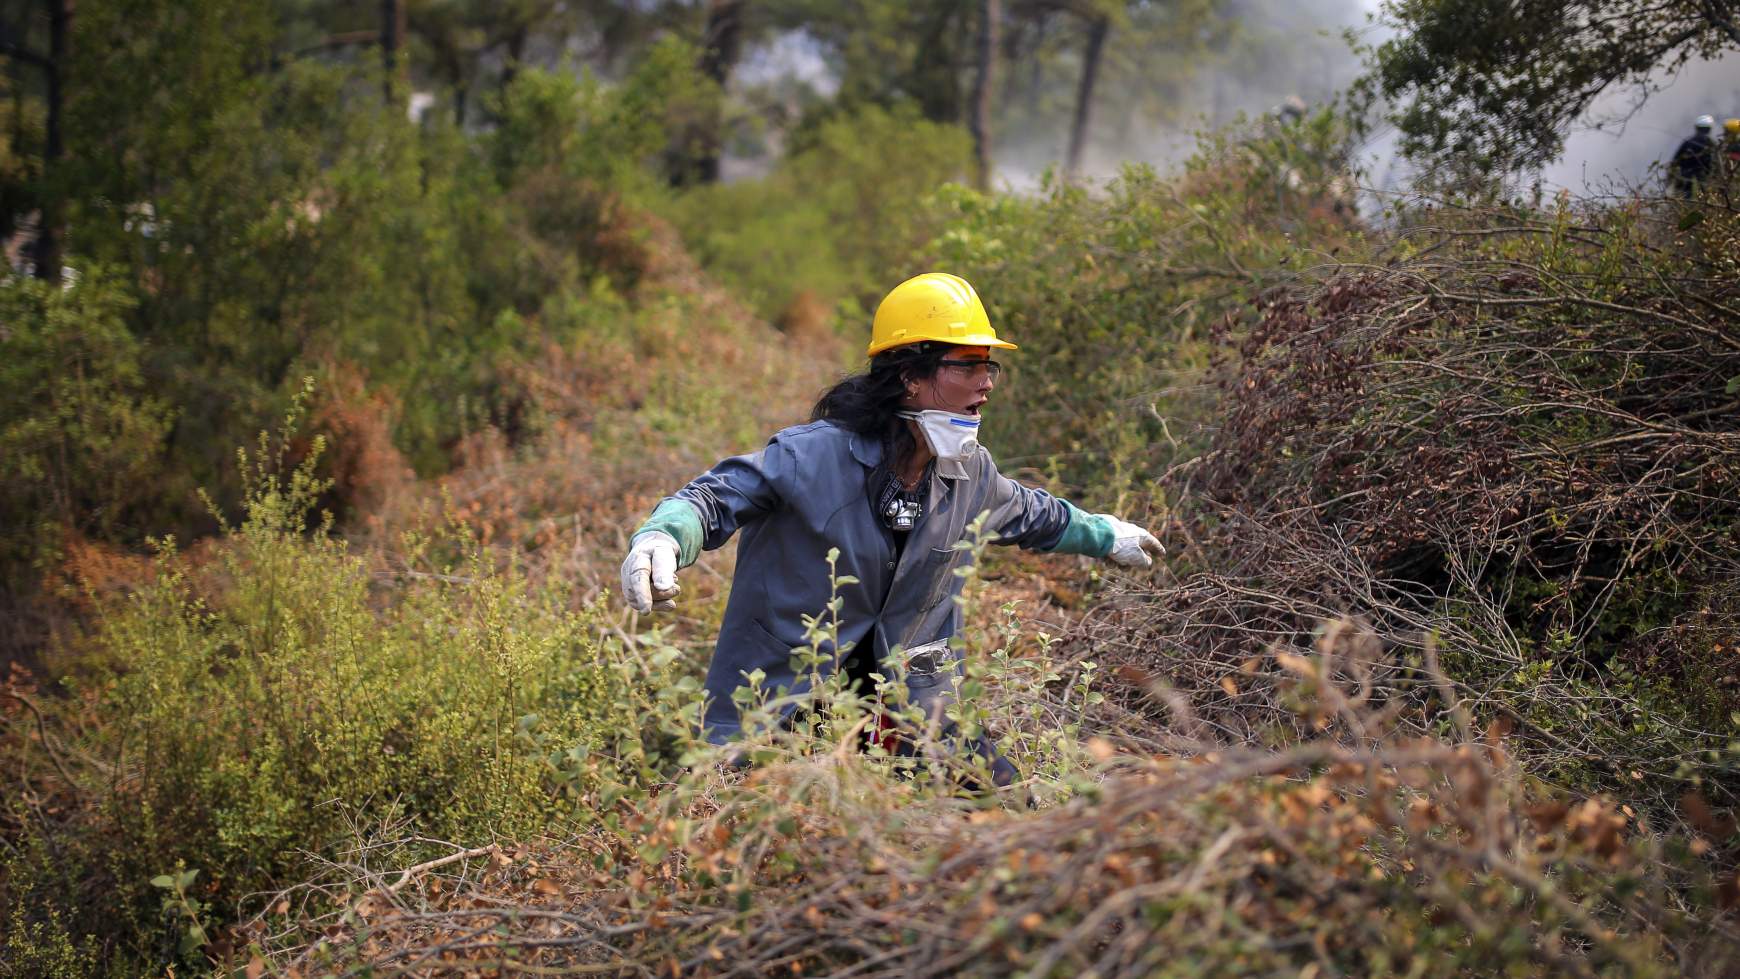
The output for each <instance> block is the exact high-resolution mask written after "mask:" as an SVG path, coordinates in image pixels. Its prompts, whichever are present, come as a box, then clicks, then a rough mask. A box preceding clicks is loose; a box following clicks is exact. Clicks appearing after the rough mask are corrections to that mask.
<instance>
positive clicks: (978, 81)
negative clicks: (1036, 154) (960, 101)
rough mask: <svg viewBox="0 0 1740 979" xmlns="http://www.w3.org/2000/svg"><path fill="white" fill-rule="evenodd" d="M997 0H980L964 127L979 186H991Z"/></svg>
mask: <svg viewBox="0 0 1740 979" xmlns="http://www.w3.org/2000/svg"><path fill="white" fill-rule="evenodd" d="M1002 7H1003V5H1002V3H1000V2H999V0H983V2H982V3H981V4H980V11H981V16H982V17H983V19H984V23H983V24H981V25H980V29H979V70H978V73H977V74H975V75H974V76H973V115H972V119H971V120H970V122H969V124H968V128H970V129H971V130H972V133H973V162H974V173H973V182H974V183H975V184H977V185H978V188H979V189H980V190H989V189H990V187H991V101H992V98H993V94H994V92H995V86H996V79H995V77H994V76H995V69H996V64H997V40H998V38H997V32H998V28H999V26H1000V22H1001V21H1002V17H1003V10H1002Z"/></svg>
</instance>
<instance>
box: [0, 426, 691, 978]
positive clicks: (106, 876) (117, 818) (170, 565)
mask: <svg viewBox="0 0 1740 979" xmlns="http://www.w3.org/2000/svg"><path fill="white" fill-rule="evenodd" d="M289 431H290V430H289V428H288V427H287V428H286V429H285V431H284V433H281V435H280V438H279V440H278V443H277V444H276V445H271V444H268V442H267V440H266V439H265V437H264V436H262V439H261V443H260V447H259V451H258V452H257V453H255V454H249V453H243V454H242V457H241V462H242V466H243V469H244V473H245V475H244V480H243V481H244V484H245V485H246V487H247V496H246V499H245V505H244V517H243V519H242V520H241V522H240V523H239V524H238V525H236V526H234V527H230V528H227V529H226V531H225V532H224V534H223V536H222V537H221V538H220V539H218V540H217V541H215V542H213V545H212V546H211V547H210V549H209V552H208V554H207V555H206V556H205V557H202V558H200V559H198V560H194V559H192V558H190V557H188V556H183V555H179V554H177V553H176V550H175V548H174V546H173V544H172V543H168V542H166V543H164V544H163V545H162V554H161V557H160V558H159V560H158V562H157V570H156V575H155V577H154V579H153V580H151V581H150V582H148V583H147V584H145V585H143V586H142V587H140V588H138V589H137V590H136V591H135V592H134V593H132V594H130V595H128V596H126V597H125V598H124V599H121V600H118V601H116V602H114V603H112V604H111V605H110V606H109V607H107V608H106V609H105V610H104V612H103V614H102V617H101V619H100V621H99V622H98V623H97V625H96V626H95V629H94V635H93V637H92V646H93V651H92V652H91V654H90V659H89V660H88V661H87V663H86V664H85V667H84V668H83V670H82V672H81V675H80V676H79V677H78V678H75V679H71V680H69V681H68V682H69V685H71V686H72V687H73V688H74V690H75V692H76V696H75V697H73V698H71V699H69V700H67V701H65V704H64V707H63V708H61V713H60V714H58V715H57V720H58V721H59V723H57V724H56V725H54V730H56V731H57V732H58V734H57V738H58V739H66V740H67V741H69V742H71V743H72V744H73V745H74V749H73V756H74V757H76V758H79V759H98V760H100V761H93V762H91V763H90V764H91V766H92V767H91V770H89V771H87V772H86V773H85V776H84V777H83V778H82V779H81V781H83V782H84V784H82V785H81V786H80V788H81V789H82V791H83V792H84V793H85V798H87V799H88V800H89V805H90V807H91V808H90V810H89V812H88V814H87V815H88V818H86V819H85V821H84V822H83V823H82V824H80V825H76V826H63V827H62V828H61V829H60V830H59V831H56V830H53V829H51V828H46V827H45V828H44V830H43V832H44V833H46V834H48V835H46V836H42V837H37V839H38V841H39V842H40V843H41V845H40V846H37V847H36V848H35V851H33V852H36V853H37V854H38V857H39V859H23V858H21V859H23V862H22V863H21V864H20V865H18V866H15V867H12V868H10V869H8V871H7V872H6V873H5V874H4V875H3V876H0V889H4V890H5V891H7V892H8V897H9V898H10V900H8V901H7V902H6V903H7V905H8V906H10V907H19V906H23V907H26V908H34V909H37V910H36V911H32V912H31V913H30V920H31V921H32V922H34V923H33V924H32V927H33V928H45V927H49V926H50V925H51V924H52V922H51V921H50V920H49V919H48V918H46V917H44V916H43V915H44V914H48V915H52V914H53V913H54V909H55V908H57V907H60V908H66V909H69V910H72V909H77V910H78V911H80V912H82V913H83V914H84V915H86V920H85V922H83V924H84V925H85V926H86V927H90V919H89V915H90V914H91V913H92V912H93V911H96V910H98V908H94V907H93V906H92V903H91V902H93V901H94V902H96V904H97V905H98V906H99V907H100V908H106V912H107V913H106V917H107V919H108V920H106V921H102V922H101V923H100V924H98V925H97V926H96V927H97V928H99V929H100V930H102V931H106V932H109V934H107V935H106V936H105V937H107V938H109V939H111V940H114V939H117V938H118V939H119V940H120V941H121V942H122V944H123V945H125V946H130V947H132V948H133V949H134V951H135V952H136V954H141V955H144V956H146V957H147V958H150V957H152V956H154V955H156V956H161V955H166V954H171V953H172V952H173V951H174V950H175V949H176V948H179V949H180V954H182V955H183V956H184V957H190V958H191V959H192V960H194V961H197V960H198V959H199V954H198V953H199V952H200V950H201V947H202V946H203V945H204V941H203V937H200V936H206V935H207V933H208V931H209V927H210V926H211V925H213V924H221V923H223V922H226V921H231V920H234V918H235V913H236V911H237V909H238V907H239V904H238V902H240V901H242V900H243V899H244V897H245V896H246V895H249V894H254V893H256V892H258V891H260V890H262V889H267V888H271V887H275V886H284V885H288V884H290V883H292V882H295V881H298V880H302V879H306V878H307V877H308V876H309V875H310V874H312V873H314V872H315V868H317V867H318V866H319V865H320V862H321V861H322V860H329V859H337V858H339V857H340V856H341V855H342V854H344V853H347V852H353V851H354V848H355V847H357V846H358V845H359V844H361V843H365V842H366V843H369V844H371V845H377V846H378V845H386V844H394V845H396V847H397V849H396V850H395V852H399V851H404V852H409V853H413V854H414V853H417V852H420V850H427V847H419V846H418V845H416V844H414V843H412V844H406V843H402V842H400V843H396V844H395V841H400V840H403V839H407V838H408V839H411V840H423V841H433V840H455V841H462V842H463V843H465V844H466V845H474V844H475V843H476V842H478V841H486V842H487V841H489V840H492V839H501V838H527V837H530V836H534V835H537V834H538V833H540V832H544V831H550V830H554V829H556V828H559V827H562V826H567V825H571V824H573V823H574V822H576V821H583V820H584V819H585V818H586V817H587V815H588V813H589V807H588V806H587V805H586V804H585V803H586V800H587V799H588V797H589V794H592V793H596V792H597V791H599V790H600V789H601V788H603V787H606V786H609V785H614V784H617V783H618V782H619V781H620V780H622V779H625V778H630V777H643V772H644V771H645V770H646V768H645V766H649V765H650V766H655V767H656V766H658V765H659V764H661V761H660V756H659V755H658V754H657V752H658V751H659V750H661V747H662V744H663V742H661V741H660V740H659V739H660V738H661V737H662V735H661V734H660V731H661V727H660V725H661V724H663V723H664V722H665V720H666V719H667V718H668V719H669V720H670V723H671V724H672V725H677V724H680V720H681V716H682V715H679V714H678V713H677V712H676V709H675V708H670V709H655V708H654V705H655V702H656V701H657V700H658V698H659V697H665V698H667V699H668V698H671V697H673V696H677V695H679V694H681V693H682V691H684V690H685V689H690V688H692V686H693V684H689V685H687V686H685V685H682V684H677V683H674V682H672V681H673V677H672V676H671V675H670V670H669V667H670V665H671V663H672V661H673V660H674V659H675V652H674V651H667V652H664V653H659V652H658V651H657V647H656V644H654V645H653V646H649V647H647V648H646V649H643V650H641V651H639V652H637V653H636V654H635V656H633V657H628V656H624V655H621V649H620V646H619V645H618V643H617V641H616V640H615V639H614V638H610V639H606V638H605V635H606V633H607V631H608V626H607V621H608V620H607V619H606V618H605V617H604V615H603V611H602V609H601V608H600V607H599V606H596V605H594V606H589V607H586V608H584V609H581V610H578V611H576V610H575V609H573V608H572V607H571V603H570V600H569V596H568V593H567V591H566V589H565V587H564V585H563V583H562V582H561V581H559V580H554V579H546V580H545V581H543V582H541V583H539V582H534V581H533V580H532V579H530V578H529V577H528V576H527V574H526V573H525V572H524V570H523V569H522V568H521V567H520V566H519V565H518V564H517V562H516V561H515V560H514V559H513V558H512V557H503V556H500V555H495V554H492V553H491V552H489V551H487V550H485V549H483V548H481V547H479V546H477V545H475V544H474V543H472V542H471V541H470V540H469V538H468V536H467V534H466V533H465V532H464V530H463V529H461V528H460V525H459V524H457V523H455V524H453V525H451V526H450V527H449V528H448V529H447V530H444V531H442V532H440V533H432V534H428V535H422V536H417V535H413V536H411V537H409V538H408V539H407V540H406V541H405V543H404V547H403V550H402V552H401V553H400V554H399V555H398V557H397V558H396V559H395V561H394V563H393V565H392V567H391V568H386V569H381V568H371V567H370V566H369V565H368V564H367V563H366V562H365V561H364V560H363V559H361V558H360V557H358V556H356V555H354V554H352V553H350V551H349V549H348V548H347V546H346V544H345V543H344V542H342V541H340V540H338V539H335V538H333V537H331V536H330V534H329V530H330V527H329V526H328V521H316V522H313V523H312V524H311V523H310V507H311V505H312V503H313V500H314V499H315V497H316V496H317V495H318V494H319V493H320V492H321V491H322V489H323V488H324V485H323V483H322V482H321V481H320V480H318V479H317V478H316V477H315V476H314V472H315V469H314V467H315V465H316V462H317V459H318V450H319V448H320V446H319V444H318V440H317V441H316V445H315V447H314V449H315V451H314V452H313V453H311V454H310V455H309V456H308V457H307V458H306V459H304V461H303V462H302V463H301V464H300V465H299V466H297V467H296V468H295V469H294V470H293V471H288V472H285V471H282V470H281V469H280V468H279V466H278V463H277V460H281V459H282V458H283V449H284V444H285V442H286V440H287V439H288V434H289ZM649 650H650V651H651V652H650V653H649ZM647 655H652V656H654V658H655V660H656V662H657V664H658V665H649V661H647V660H645V659H643V657H645V656H647ZM15 747H16V746H15ZM649 749H651V752H652V753H649ZM19 750H23V751H30V750H31V749H30V748H29V747H28V745H27V744H26V745H25V746H24V747H22V748H19ZM36 750H38V751H40V750H41V749H36ZM36 764H37V765H38V766H41V765H42V762H41V761H40V760H39V761H37V762H36ZM9 808H10V807H9ZM27 825H28V823H27ZM26 835H27V836H30V835H31V834H26ZM433 852H436V853H441V852H446V851H445V850H443V849H441V848H436V849H435V850H434V851H433ZM51 854H52V855H54V856H53V858H52V859H48V858H49V857H50V855H51ZM195 872H197V876H190V875H193V874H194V873H195ZM165 874H168V875H170V876H166V877H165V876H161V875H165ZM93 877H94V878H96V879H99V880H105V881H106V882H107V883H106V885H105V886H103V887H101V888H100V889H99V890H100V891H101V892H103V893H100V894H91V893H89V892H88V891H89V887H90V880H91V879H92V878H93ZM153 878H156V879H157V880H156V882H155V883H153ZM164 881H167V882H168V883H164ZM19 888H22V889H23V892H22V893H21V892H20V891H19V890H18V889H19ZM166 888H167V889H168V890H167V891H166V890H165V889H166ZM78 894H82V895H83V897H82V898H81V897H77V896H75V895H78ZM159 903H161V904H162V905H163V910H162V911H161V912H157V911H154V908H155V906H156V905H157V904H159ZM38 911H41V912H42V913H38ZM208 919H209V920H208ZM82 933H85V932H79V931H76V930H75V931H74V932H73V934H82ZM117 933H118V934H117ZM33 934H34V932H33ZM189 934H195V935H196V937H200V940H196V941H193V942H191V943H190V942H188V941H187V940H186V939H187V937H188V935H189Z"/></svg>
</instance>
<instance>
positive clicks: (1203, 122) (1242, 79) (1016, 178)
mask: <svg viewBox="0 0 1740 979" xmlns="http://www.w3.org/2000/svg"><path fill="white" fill-rule="evenodd" d="M1365 13H1366V11H1365V0H1231V2H1229V3H1227V4H1225V5H1224V7H1223V9H1222V11H1221V22H1220V24H1219V25H1218V27H1219V29H1218V30H1217V31H1216V32H1215V36H1213V37H1211V38H1210V39H1209V40H1208V41H1207V42H1206V43H1205V44H1203V45H1202V47H1201V48H1198V49H1195V50H1188V49H1187V50H1167V49H1164V48H1161V49H1154V48H1148V49H1146V50H1144V49H1143V48H1142V45H1143V43H1144V41H1145V39H1144V37H1143V36H1142V35H1141V32H1140V31H1139V30H1138V29H1134V27H1135V25H1132V26H1133V29H1131V30H1128V31H1125V32H1124V33H1123V34H1120V33H1119V31H1117V30H1114V31H1113V32H1112V33H1111V35H1110V37H1109V39H1108V42H1107V54H1106V59H1105V63H1104V65H1103V66H1102V77H1101V79H1100V84H1099V86H1098V87H1097V89H1096V92H1095V98H1094V108H1093V114H1092V120H1093V124H1092V126H1091V127H1090V131H1089V138H1088V141H1087V144H1086V149H1085V152H1084V154H1083V166H1082V170H1083V175H1084V176H1086V177H1087V178H1089V179H1103V178H1105V177H1109V176H1112V175H1113V174H1115V173H1116V172H1117V171H1118V169H1119V168H1121V167H1122V166H1124V165H1125V164H1126V163H1132V162H1138V163H1146V164H1150V165H1152V166H1154V167H1156V168H1157V169H1160V170H1162V171H1164V170H1167V169H1169V168H1172V167H1174V166H1176V165H1177V164H1179V163H1180V162H1182V161H1183V160H1184V159H1185V158H1186V157H1188V156H1189V155H1190V154H1191V153H1192V152H1193V151H1194V149H1195V148H1196V145H1197V141H1198V137H1199V135H1200V134H1201V133H1202V132H1204V131H1206V130H1212V129H1218V128H1221V127H1223V126H1227V125H1230V124H1234V123H1235V122H1237V121H1238V120H1240V119H1241V118H1242V119H1247V120H1254V119H1255V118H1256V117H1259V116H1261V115H1263V114H1265V113H1268V112H1271V111H1273V110H1274V109H1276V108H1277V107H1278V106H1279V105H1280V104H1281V103H1282V102H1283V101H1284V100H1286V99H1288V98H1290V97H1294V98H1298V99H1301V100H1303V101H1304V102H1305V103H1306V104H1308V105H1318V104H1321V103H1323V102H1327V101H1329V100H1331V99H1333V98H1334V97H1335V96H1336V94H1337V93H1338V92H1340V91H1342V90H1343V89H1344V88H1346V86H1347V85H1348V84H1349V83H1351V82H1352V81H1353V79H1354V78H1355V77H1357V76H1358V74H1359V71H1360V63H1359V59H1358V58H1357V57H1356V56H1355V55H1354V53H1353V51H1352V49H1351V48H1350V47H1349V45H1348V42H1347V39H1346V38H1345V36H1344V35H1345V33H1346V32H1347V31H1349V30H1353V31H1355V32H1360V33H1365V32H1368V31H1369V24H1368V22H1367V18H1366V16H1365ZM1067 29H1068V28H1067V26H1066V31H1067ZM1367 39H1369V35H1368V36H1367V37H1362V40H1367ZM1064 43H1065V44H1066V45H1067V44H1068V35H1067V33H1066V39H1065V41H1064ZM1055 60H1056V62H1057V64H1056V65H1055V66H1054V67H1053V68H1052V70H1051V71H1050V72H1049V76H1050V77H1049V85H1050V87H1051V88H1052V89H1054V91H1051V92H1047V93H1038V94H1036V93H1034V92H1032V91H1028V90H1027V89H1028V88H1030V86H1024V85H1023V84H1022V82H1023V78H1022V77H1021V76H1020V73H1019V72H1016V73H1014V77H1013V78H1011V79H1010V81H1009V83H1006V85H1005V92H1006V95H1005V99H1006V100H1008V101H1012V102H1014V103H1016V106H1010V107H1006V109H1005V111H1004V112H1003V113H1002V114H1001V115H1002V119H1001V120H1000V125H999V126H997V127H996V130H997V132H996V139H995V144H996V145H995V156H996V161H997V165H996V181H997V183H998V184H999V185H1000V186H1004V187H1008V188H1011V189H1015V190H1025V189H1029V188H1031V187H1033V186H1034V185H1035V184H1036V183H1037V181H1038V176H1039V174H1041V173H1042V172H1043V171H1044V170H1045V169H1046V168H1047V167H1060V166H1061V165H1062V163H1063V161H1064V157H1065V155H1066V153H1067V145H1068V139H1069V123H1070V117H1071V114H1072V111H1073V96H1074V86H1075V82H1076V79H1077V78H1078V77H1079V74H1080V71H1081V63H1080V60H1079V57H1078V56H1077V53H1076V52H1072V51H1069V50H1068V49H1067V48H1065V50H1064V51H1063V52H1061V53H1060V54H1059V56H1058V57H1057V58H1056V59H1055ZM1029 70H1035V69H1029ZM1023 102H1024V103H1025V105H1024V106H1023V105H1021V103H1023Z"/></svg>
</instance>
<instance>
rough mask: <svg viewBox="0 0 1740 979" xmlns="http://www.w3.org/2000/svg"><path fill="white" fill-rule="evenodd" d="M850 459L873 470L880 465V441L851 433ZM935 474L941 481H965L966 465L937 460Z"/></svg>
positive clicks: (966, 475) (956, 461) (953, 461)
mask: <svg viewBox="0 0 1740 979" xmlns="http://www.w3.org/2000/svg"><path fill="white" fill-rule="evenodd" d="M852 458H854V459H856V460H858V462H859V463H861V464H862V465H863V466H864V468H866V469H875V468H876V467H877V466H878V465H881V463H882V440H881V439H878V438H871V437H869V436H867V435H861V434H859V433H857V432H853V433H852ZM936 474H937V475H938V476H941V477H942V478H943V479H966V478H968V473H967V465H966V463H965V462H962V461H960V460H956V459H938V460H937V461H936Z"/></svg>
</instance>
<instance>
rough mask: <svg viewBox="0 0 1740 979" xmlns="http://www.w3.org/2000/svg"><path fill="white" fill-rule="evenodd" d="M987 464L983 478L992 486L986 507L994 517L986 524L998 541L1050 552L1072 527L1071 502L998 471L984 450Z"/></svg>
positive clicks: (981, 470) (983, 459) (981, 457)
mask: <svg viewBox="0 0 1740 979" xmlns="http://www.w3.org/2000/svg"><path fill="white" fill-rule="evenodd" d="M980 461H981V464H982V466H983V468H982V469H980V471H979V478H981V479H984V480H985V481H986V484H987V485H988V487H989V492H988V494H987V495H986V497H985V507H986V508H987V509H989V510H990V516H988V517H987V518H986V519H985V527H986V529H988V530H991V531H994V532H995V533H996V535H997V536H996V539H995V541H994V542H995V543H998V544H1016V545H1019V546H1021V547H1025V548H1027V549H1028V550H1033V551H1049V550H1051V549H1052V548H1053V547H1055V546H1056V545H1057V542H1058V540H1059V539H1060V538H1062V537H1063V534H1064V531H1065V530H1067V529H1068V528H1069V519H1070V516H1069V511H1070V509H1071V508H1070V506H1069V504H1067V503H1065V502H1063V501H1062V500H1060V499H1058V498H1057V497H1055V496H1052V495H1051V494H1050V493H1047V492H1045V491H1044V490H1041V489H1032V488H1030V487H1026V486H1022V485H1021V484H1020V483H1017V482H1016V481H1014V480H1013V479H1010V478H1009V477H1007V476H1005V475H1003V474H1002V473H1001V472H999V471H997V465H996V463H994V462H992V461H991V456H990V453H989V452H985V451H982V450H981V452H980Z"/></svg>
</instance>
